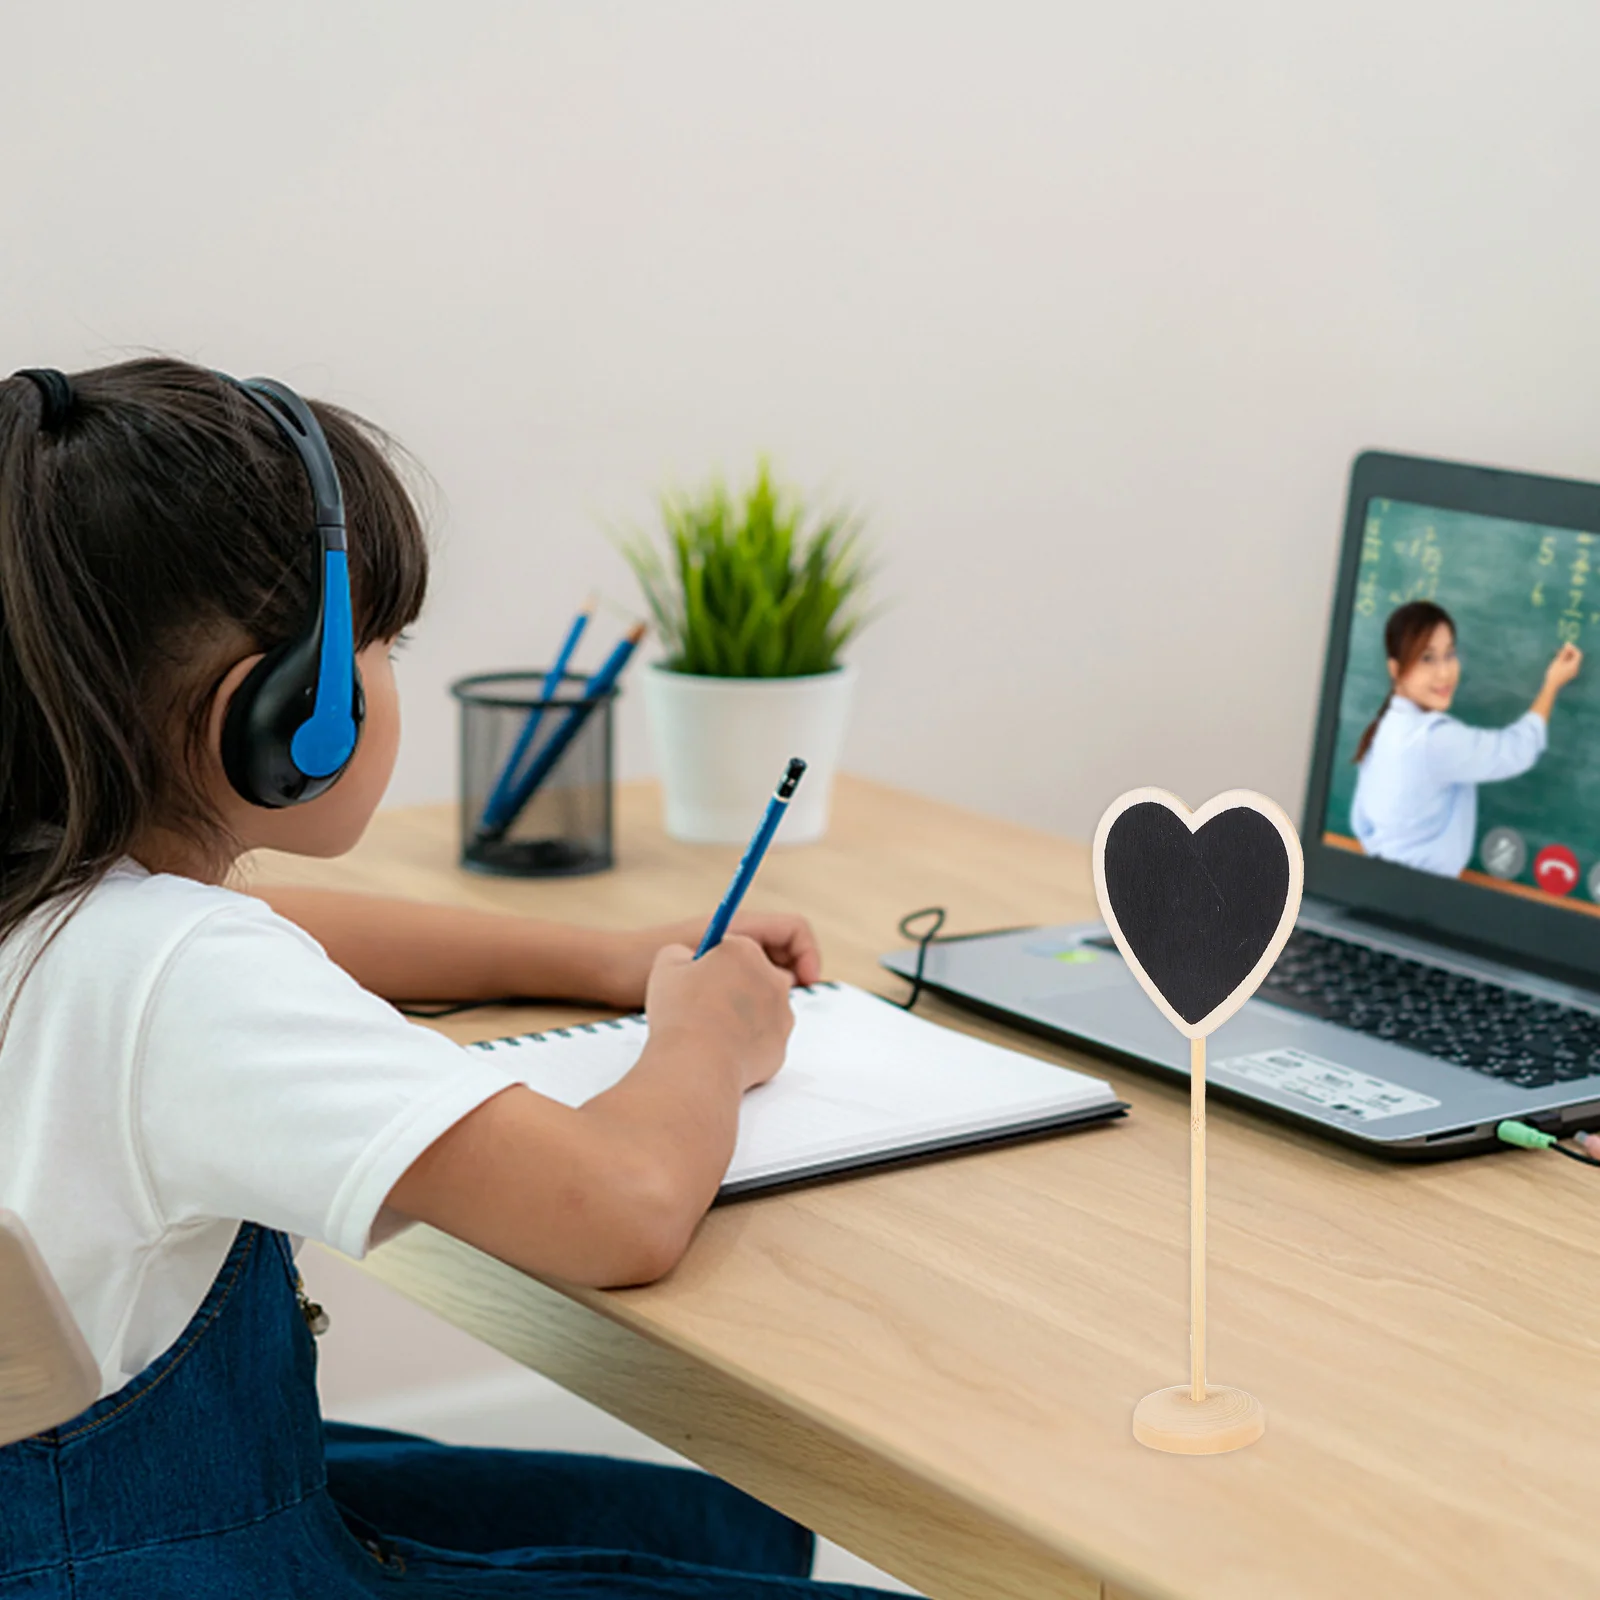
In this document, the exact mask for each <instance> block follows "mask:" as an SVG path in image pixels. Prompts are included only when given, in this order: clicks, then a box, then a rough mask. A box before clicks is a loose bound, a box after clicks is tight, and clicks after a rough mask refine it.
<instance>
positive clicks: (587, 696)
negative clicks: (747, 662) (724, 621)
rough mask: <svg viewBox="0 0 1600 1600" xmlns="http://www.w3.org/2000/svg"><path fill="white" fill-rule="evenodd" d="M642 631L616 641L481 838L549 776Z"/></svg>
mask: <svg viewBox="0 0 1600 1600" xmlns="http://www.w3.org/2000/svg"><path fill="white" fill-rule="evenodd" d="M645 631H646V629H645V625H644V624H643V623H642V622H641V623H638V624H637V625H636V626H635V627H633V628H631V629H629V631H628V633H627V635H626V637H625V638H623V639H622V640H620V641H619V642H618V644H617V647H616V649H614V650H613V651H612V652H611V654H610V655H608V656H607V657H606V658H605V660H604V661H603V662H601V664H600V670H599V671H598V672H597V673H595V675H594V676H593V677H592V678H591V679H590V680H589V687H588V688H587V689H586V690H585V691H584V696H583V699H582V700H580V701H579V702H578V704H577V705H575V706H574V707H573V708H572V709H571V710H570V711H569V712H568V713H567V715H566V720H565V721H564V722H562V723H561V724H560V725H559V726H558V727H557V728H556V731H555V732H554V733H552V734H551V735H550V737H549V738H548V739H546V740H545V742H544V743H543V744H542V745H541V746H540V747H539V750H538V753H537V754H536V755H535V756H534V758H533V760H532V762H531V763H530V764H529V766H528V770H527V771H526V772H525V773H523V775H522V776H521V777H520V778H519V779H518V780H517V784H516V788H515V789H514V790H513V791H512V794H511V800H510V802H509V804H508V805H507V806H506V808H505V820H504V821H502V822H497V823H494V824H493V825H490V826H485V825H482V824H480V825H479V828H478V837H479V838H480V839H484V838H487V839H499V838H501V837H502V836H503V835H504V834H505V831H506V829H507V828H509V827H510V826H511V824H512V823H513V822H515V821H516V820H517V818H518V817H519V816H520V815H521V814H522V808H523V807H524V806H525V805H527V803H528V802H529V801H530V800H531V799H532V798H533V794H534V791H535V790H536V789H537V788H538V787H539V785H540V784H541V783H543V782H544V780H545V779H546V778H547V777H548V776H549V775H550V769H551V768H552V767H554V766H555V764H556V762H558V761H559V760H560V759H561V756H562V753H563V752H564V751H565V750H566V748H567V746H568V745H569V744H571V743H572V741H573V739H574V738H576V737H577V733H578V730H579V729H580V728H581V727H582V726H583V725H584V723H585V722H586V721H587V720H588V719H589V715H590V713H591V712H592V711H593V710H594V708H595V707H596V706H597V705H599V704H600V702H601V701H602V700H604V699H605V697H606V696H607V695H608V694H609V693H610V692H611V689H612V687H613V686H614V685H615V683H616V681H617V679H618V678H619V677H621V675H622V669H623V668H624V667H625V666H627V664H628V657H629V656H631V655H632V654H633V652H634V650H635V649H636V648H637V647H638V644H639V641H640V640H641V639H642V638H644V636H645Z"/></svg>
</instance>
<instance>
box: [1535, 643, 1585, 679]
mask: <svg viewBox="0 0 1600 1600" xmlns="http://www.w3.org/2000/svg"><path fill="white" fill-rule="evenodd" d="M1582 665H1583V651H1581V650H1580V649H1579V648H1578V647H1577V645H1575V644H1564V645H1562V647H1561V648H1560V649H1559V650H1558V651H1556V656H1555V660H1554V661H1552V662H1551V663H1550V665H1549V666H1548V667H1546V668H1545V673H1544V683H1545V687H1546V688H1547V689H1551V690H1554V689H1564V688H1566V686H1567V685H1568V684H1569V683H1571V682H1572V680H1573V679H1574V678H1576V677H1577V676H1578V668H1579V667H1581V666H1582Z"/></svg>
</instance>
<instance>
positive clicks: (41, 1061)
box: [0, 863, 516, 1395]
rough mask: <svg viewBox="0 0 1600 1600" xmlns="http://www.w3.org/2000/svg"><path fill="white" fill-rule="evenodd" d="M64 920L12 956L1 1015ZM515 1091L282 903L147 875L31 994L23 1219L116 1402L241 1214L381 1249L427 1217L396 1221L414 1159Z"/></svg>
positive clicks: (163, 1342) (108, 896)
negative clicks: (341, 956) (393, 1203)
mask: <svg viewBox="0 0 1600 1600" xmlns="http://www.w3.org/2000/svg"><path fill="white" fill-rule="evenodd" d="M45 915H48V913H46V914H45ZM41 922H42V919H38V918H36V919H35V921H34V922H33V923H30V924H29V925H27V926H25V927H24V928H22V929H19V930H18V932H17V933H15V934H14V935H12V937H11V938H9V939H7V940H6V941H5V943H4V945H3V946H0V1014H3V1007H4V1005H5V1004H6V1003H7V1002H9V1000H10V998H11V996H12V995H13V994H16V993H17V989H16V980H17V976H18V974H19V972H20V971H21V970H22V969H23V968H24V967H25V965H26V962H27V960H28V959H29V957H30V955H31V954H32V953H33V952H34V951H36V950H37V949H38V946H39V937H38V935H39V931H40V927H41ZM515 1081H516V1080H515V1079H513V1078H512V1077H511V1076H510V1075H509V1074H507V1073H506V1072H505V1071H503V1070H502V1069H500V1068H497V1067H496V1066H495V1064H494V1058H493V1057H492V1056H489V1055H486V1054H483V1053H480V1052H478V1051H469V1050H464V1049H462V1048H461V1047H460V1046H458V1045H455V1044H452V1043H451V1042H450V1041H449V1040H448V1039H445V1038H444V1037H442V1036H441V1035H439V1034H436V1033H432V1032H430V1031H429V1030H428V1029H426V1028H420V1027H417V1026H415V1025H413V1024H412V1023H409V1022H407V1021H406V1020H405V1018H404V1017H402V1016H400V1015H399V1013H398V1012H396V1011H394V1010H393V1009H392V1008H391V1007H390V1006H389V1005H387V1004H386V1003H385V1002H384V1001H382V1000H380V999H378V998H377V997H376V996H375V995H371V994H369V993H367V991H366V990H364V989H363V988H361V986H360V985H359V984H357V983H356V982H355V980H354V979H353V978H351V977H350V976H349V975H348V974H347V973H345V972H344V971H342V970H341V969H340V968H339V967H336V966H335V965H334V964H333V963H332V962H331V961H330V960H329V959H328V958H327V956H326V955H325V954H324V953H323V951H322V949H321V947H320V946H319V945H318V944H317V943H316V942H315V940H313V939H311V938H309V937H307V935H306V934H305V933H304V932H302V931H301V930H300V929H299V928H297V927H295V926H294V925H293V924H292V923H289V922H286V921H285V920H284V919H283V918H282V917H279V916H277V915H276V914H275V913H274V912H273V911H272V910H271V909H270V908H269V907H268V906H266V905H265V904H264V903H263V902H262V901H259V900H255V899H252V898H250V897H249V896H247V895H241V894H235V893H233V892H231V891H230V890H227V889H219V888H213V887H209V886H207V885H205V884H200V883H195V882H193V881H191V880H190V879H187V878H178V877H171V876H167V875H164V874H157V875H152V874H150V873H148V872H146V871H145V870H144V869H143V868H142V867H139V866H136V865H134V864H132V863H129V864H127V865H125V866H122V867H119V868H117V869H116V870H115V871H114V872H113V873H112V874H111V875H110V876H109V877H108V878H107V879H106V880H105V881H104V882H103V883H101V884H99V885H97V886H96V888H95V889H94V890H93V891H92V892H91V893H90V894H89V896H88V898H87V899H86V900H85V901H84V903H83V905H82V906H81V907H80V908H79V909H78V910H77V911H76V912H74V913H73V915H72V916H71V917H70V918H69V919H68V920H67V921H66V922H65V923H64V924H63V925H62V926H61V929H60V931H59V932H58V933H57V935H56V937H55V939H54V940H53V941H52V942H51V943H49V944H48V945H47V946H45V948H44V951H43V954H42V955H40V956H39V958H38V965H37V966H36V967H35V969H34V970H33V972H32V973H31V975H30V976H28V978H27V980H26V981H25V982H24V983H23V984H22V988H21V991H20V994H18V997H17V1004H16V1010H15V1012H14V1013H13V1015H12V1017H11V1022H10V1025H9V1028H8V1029H7V1031H6V1033H5V1036H4V1039H3V1042H0V1206H3V1207H6V1208H8V1209H10V1210H12V1211H15V1212H16V1213H17V1214H18V1215H19V1216H20V1217H21V1218H22V1220H23V1221H24V1222H25V1223H26V1224H27V1225H28V1227H29V1229H30V1230H31V1231H32V1233H33V1235H34V1238H35V1239H36V1241H37V1242H38V1245H39V1249H40V1251H41V1253H42V1254H43V1256H44V1259H45V1261H46V1263H47V1264H48V1265H49V1267H50V1270H51V1271H52V1273H53V1274H54V1275H55V1278H56V1281H57V1282H58V1283H59V1284H60V1286H61V1290H62V1293H63V1294H64V1295H65V1296H66V1300H67V1304H68V1305H69V1306H70V1307H71V1308H72V1312H73V1315H74V1316H75V1317H76V1318H77V1322H78V1326H79V1327H80V1328H81V1329H82V1330H83V1335H84V1338H85V1339H86V1340H87V1341H88V1344H89V1348H90V1350H92V1351H93V1352H94V1356H95V1359H96V1360H97V1361H98V1362H99V1364H100V1377H101V1391H100V1392H101V1394H102V1395H105V1394H111V1393H114V1392H115V1391H116V1390H117V1389H119V1388H121V1387H122V1385H123V1384H124V1383H126V1382H127V1381H128V1379H129V1378H131V1377H133V1376H135V1375H136V1374H137V1373H138V1372H140V1371H142V1370H143V1368H144V1367H146V1366H147V1365H148V1364H149V1363H150V1362H151V1361H152V1360H154V1359H155V1357H157V1356H158V1355H160V1354H161V1352H162V1351H163V1350H165V1349H166V1348H167V1347H168V1346H169V1345H171V1344H172V1343H173V1341H174V1340H176V1338H177V1337H178V1335H179V1334H180V1333H182V1331H183V1329H184V1327H185V1325H186V1324H187V1323H188V1321H189V1319H190V1317H191V1316H193V1314H194V1312H195V1311H196V1309H197V1308H198V1307H199V1305H200V1302H201V1301H202V1300H203V1299H204V1298H205V1295H206V1291H207V1290H208V1289H209V1288H210V1286H211V1282H212V1280H213V1278H215V1276H216V1274H217V1270H218V1268H219V1267H220V1266H221V1265H222V1260H223V1257H224V1256H225V1255H226V1254H227V1252H228V1247H229V1245H230V1244H231V1243H232V1241H233V1237H234V1234H235V1233H236V1232H237V1231H238V1226H239V1223H240V1221H241V1220H245V1221H251V1222H259V1223H263V1224H265V1225H266V1226H268V1227H272V1228H281V1229H283V1230H284V1231H285V1232H288V1233H291V1234H298V1235H303V1236H308V1237H310V1238H313V1239H319V1240H322V1241H323V1242H325V1243H327V1244H329V1245H332V1246H333V1248H334V1249H336V1250H341V1251H343V1252H344V1253H345V1254H346V1255H349V1256H356V1257H359V1256H362V1255H364V1254H365V1253H366V1251H367V1248H368V1246H369V1244H377V1243H381V1242H382V1240H383V1239H384V1238H385V1237H387V1236H388V1235H389V1234H390V1233H393V1232H396V1231H398V1230H399V1229H400V1228H401V1227H403V1226H404V1222H403V1220H402V1219H401V1218H400V1217H398V1216H397V1215H396V1214H395V1213H392V1212H387V1213H383V1214H382V1215H380V1211H381V1208H382V1206H383V1202H384V1199H385V1197H386V1196H387V1195H388V1192H389V1190H390V1189H391V1188H392V1187H393V1185H394V1183H395V1182H396V1180H397V1179H399V1178H400V1176H401V1175H402V1174H403V1173H404V1172H405V1170H406V1168H407V1167H409V1166H410V1165H411V1163H412V1161H414V1160H415V1159H416V1157H417V1156H418V1155H420V1154H421V1153H422V1151H423V1150H425V1149H426V1148H427V1147H428V1146H429V1145H430V1144H431V1143H432V1142H433V1141H434V1140H435V1139H437V1138H438V1137H439V1135H440V1134H441V1133H443V1132H444V1131H445V1130H446V1129H447V1128H449V1127H451V1126H452V1125H453V1124H454V1123H456V1122H458V1121H459V1120H460V1119H461V1118H462V1117H464V1116H465V1115H466V1114H467V1113H468V1112H469V1111H471V1110H472V1109H473V1108H474V1107H476V1106H478V1105H481V1104H482V1103H483V1102H484V1101H485V1100H487V1099H489V1098H490V1096H492V1095H494V1094H497V1093H498V1092H499V1091H500V1090H502V1089H504V1088H506V1087H508V1086H509V1085H510V1084H512V1083H513V1082H515ZM374 1224H376V1225H377V1226H376V1228H375V1227H374Z"/></svg>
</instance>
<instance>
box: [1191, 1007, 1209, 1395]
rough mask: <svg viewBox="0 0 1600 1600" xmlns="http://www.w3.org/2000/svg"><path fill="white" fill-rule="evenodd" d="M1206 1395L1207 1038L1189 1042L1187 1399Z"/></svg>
mask: <svg viewBox="0 0 1600 1600" xmlns="http://www.w3.org/2000/svg"><path fill="white" fill-rule="evenodd" d="M1205 1397H1206V1041H1205V1039H1204V1038H1203V1037H1202V1038H1199V1039H1191V1040H1190V1041H1189V1398H1190V1399H1191V1400H1193V1401H1194V1402H1195V1404H1196V1405H1198V1404H1199V1403H1200V1402H1201V1401H1202V1400H1204V1399H1205Z"/></svg>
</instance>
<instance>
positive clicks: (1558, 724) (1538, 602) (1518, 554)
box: [1325, 499, 1600, 900]
mask: <svg viewBox="0 0 1600 1600" xmlns="http://www.w3.org/2000/svg"><path fill="white" fill-rule="evenodd" d="M1407 600H1432V601H1435V602H1436V603H1437V604H1439V605H1441V606H1443V607H1444V608H1445V610H1446V611H1448V612H1449V613H1450V614H1451V616H1452V617H1454V618H1455V622H1456V629H1457V634H1456V648H1457V651H1458V653H1459V655H1460V658H1461V683H1460V687H1459V688H1458V689H1457V691H1456V697H1455V701H1454V703H1453V704H1452V705H1451V708H1450V714H1451V715H1452V716H1454V717H1458V718H1460V720H1461V721H1463V722H1465V723H1468V724H1470V725H1472V726H1474V727H1481V728H1499V727H1504V726H1505V725H1506V724H1507V723H1510V722H1515V721H1516V719H1517V718H1518V717H1520V716H1521V715H1522V714H1523V712H1525V711H1526V710H1527V709H1528V707H1529V706H1530V705H1531V704H1532V703H1533V698H1534V696H1535V695H1536V694H1537V693H1538V692H1539V687H1540V685H1541V684H1542V683H1543V681H1544V674H1545V669H1546V668H1547V667H1548V666H1549V665H1550V662H1551V659H1552V658H1553V657H1554V656H1555V653H1556V652H1557V651H1558V650H1559V649H1560V648H1561V646H1562V645H1563V644H1564V643H1567V642H1569V641H1570V642H1571V643H1573V644H1576V645H1577V646H1578V647H1579V648H1580V649H1582V650H1584V651H1586V652H1587V654H1586V655H1585V658H1584V664H1583V668H1582V670H1581V671H1580V672H1579V674H1578V676H1577V678H1576V679H1575V680H1574V681H1573V682H1572V683H1571V684H1569V685H1568V686H1567V687H1566V688H1565V689H1563V690H1562V691H1561V694H1560V696H1559V697H1558V698H1557V701H1556V706H1555V713H1554V715H1553V716H1552V718H1551V722H1550V741H1549V746H1548V748H1547V749H1546V751H1545V753H1544V755H1543V757H1542V758H1541V759H1540V761H1539V764H1538V765H1537V766H1536V767H1534V768H1533V770H1532V771H1531V772H1527V773H1524V774H1523V775H1522V776H1521V777H1519V778H1511V779H1508V780H1507V781H1505V782H1503V783H1486V784H1482V785H1480V787H1479V789H1478V828H1477V845H1476V846H1475V848H1474V853H1473V858H1472V861H1471V863H1470V866H1469V869H1468V870H1469V872H1482V871H1485V870H1486V869H1487V868H1488V867H1489V866H1490V863H1488V862H1486V861H1485V860H1484V859H1483V855H1482V850H1483V844H1484V841H1485V839H1486V838H1487V837H1488V836H1489V835H1490V834H1491V833H1492V832H1493V831H1494V830H1495V829H1497V828H1510V829H1514V830H1516V832H1517V833H1518V834H1520V835H1521V837H1522V839H1523V840H1524V841H1525V844H1526V850H1525V860H1523V862H1522V865H1521V867H1520V870H1518V871H1516V872H1515V873H1514V874H1511V881H1514V882H1520V883H1523V884H1526V885H1528V886H1529V887H1530V888H1532V887H1535V883H1534V877H1533V864H1534V860H1535V858H1536V857H1537V855H1538V853H1539V851H1541V850H1542V849H1544V848H1545V847H1546V846H1547V845H1551V844H1562V845H1565V846H1566V847H1567V848H1568V849H1569V850H1571V851H1572V852H1573V854H1574V855H1575V856H1576V857H1577V860H1578V866H1579V879H1578V883H1577V886H1576V889H1575V893H1574V898H1575V899H1577V900H1590V899H1597V898H1600V893H1596V892H1595V891H1597V890H1600V881H1597V883H1596V885H1595V886H1594V889H1593V890H1592V889H1591V887H1590V884H1589V877H1590V873H1591V871H1592V870H1593V869H1594V868H1595V867H1596V866H1597V865H1600V648H1595V647H1596V646H1600V535H1596V534H1593V533H1587V532H1580V531H1577V530H1574V529H1571V528H1546V527H1541V526H1539V525H1538V524H1536V523H1531V522H1508V521H1505V520H1503V519H1501V518H1497V517H1484V516H1478V515H1475V514H1470V513H1466V512H1460V511H1442V510H1438V509H1436V508H1434V507H1430V506H1420V505H1410V504H1407V503H1406V502H1404V501H1401V500H1379V499H1374V500H1372V501H1371V502H1370V503H1369V504H1368V507H1367V519H1366V527H1365V530H1364V535H1363V539H1362V548H1361V564H1360V570H1359V574H1358V577H1357V583H1356V597H1355V606H1354V609H1353V611H1352V613H1351V618H1350V654H1349V658H1348V661H1347V664H1346V668H1345V679H1344V684H1343V688H1342V692H1341V695H1340V701H1339V736H1338V743H1337V745H1336V747H1335V750H1334V765H1333V773H1332V779H1331V783H1330V786H1329V791H1328V808H1327V813H1326V822H1325V826H1326V829H1327V831H1328V832H1329V833H1330V834H1334V835H1337V836H1348V835H1349V834H1350V831H1351V829H1350V801H1351V797H1352V796H1353V795H1354V793H1355V785H1356V768H1355V764H1354V761H1353V759H1352V758H1353V756H1354V755H1355V748H1356V742H1357V740H1358V739H1359V738H1360V737H1361V731H1362V729H1364V728H1365V727H1366V726H1367V724H1368V723H1369V722H1370V721H1371V720H1372V718H1373V717H1374V716H1376V715H1377V712H1378V708H1379V707H1380V706H1381V705H1382V704H1383V698H1384V696H1385V695H1386V694H1387V693H1388V690H1389V673H1388V668H1387V666H1386V664H1385V656H1384V647H1383V625H1384V622H1385V621H1386V620H1387V618H1388V616H1389V613H1390V612H1391V611H1393V610H1394V609H1395V607H1396V606H1399V605H1403V604H1404V603H1405V602H1406V601H1407ZM1494 865H1495V867H1496V868H1497V869H1498V871H1497V872H1496V876H1501V877H1504V876H1505V869H1506V866H1507V862H1506V860H1505V859H1504V858H1502V859H1500V860H1498V861H1496V862H1495V863H1494Z"/></svg>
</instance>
